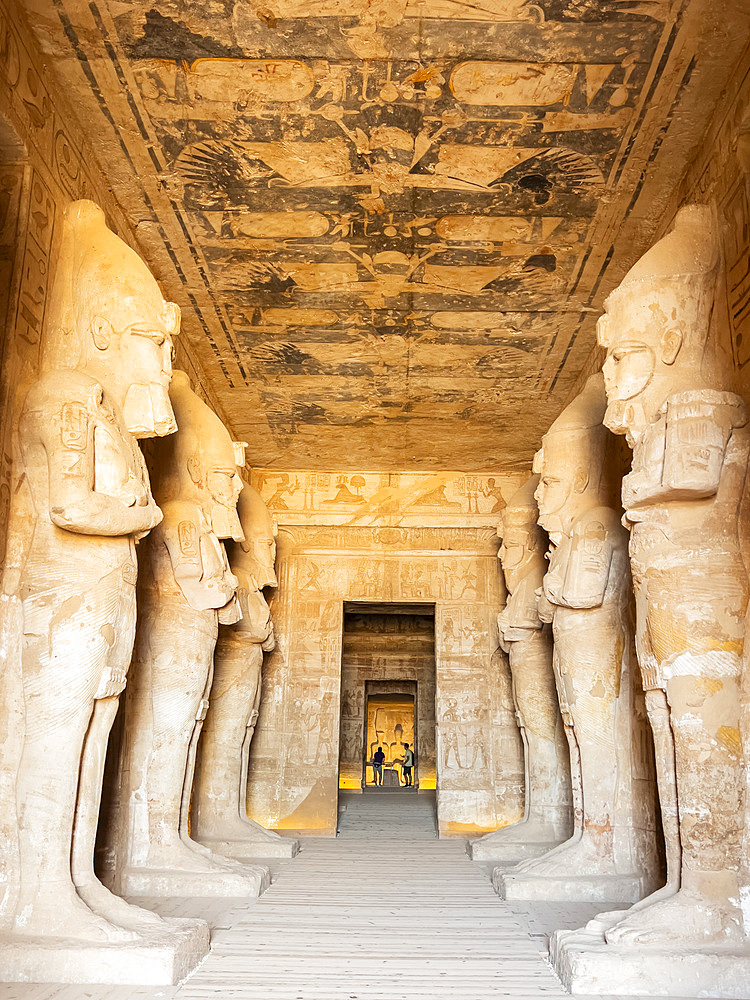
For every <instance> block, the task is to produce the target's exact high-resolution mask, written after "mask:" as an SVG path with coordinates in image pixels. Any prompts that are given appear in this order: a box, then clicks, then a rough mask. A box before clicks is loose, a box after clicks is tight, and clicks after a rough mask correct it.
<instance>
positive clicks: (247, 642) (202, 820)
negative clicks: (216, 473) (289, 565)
mask: <svg viewBox="0 0 750 1000" xmlns="http://www.w3.org/2000/svg"><path fill="white" fill-rule="evenodd" d="M237 512H238V514H239V518H240V523H241V525H242V532H243V534H244V536H245V537H244V540H243V541H241V542H237V541H235V542H233V543H228V555H229V563H230V566H231V570H232V573H233V574H234V575H235V576H236V578H237V580H238V581H239V583H238V587H237V599H238V601H239V604H240V610H241V611H242V618H241V619H240V620H239V621H238V622H236V623H235V624H234V625H224V626H222V627H221V628H220V629H219V638H218V641H217V644H216V653H215V655H214V677H213V684H212V686H211V697H210V700H209V706H208V712H207V713H206V719H205V722H204V724H203V733H202V736H201V740H200V743H199V749H198V763H197V768H196V777H195V784H194V791H193V812H192V820H193V831H194V834H195V838H196V840H198V841H199V842H200V843H202V844H205V845H207V846H208V847H210V848H211V849H212V850H216V851H219V852H220V853H221V854H224V855H227V856H229V857H236V858H247V857H266V858H270V857H285V858H291V857H294V855H295V854H296V853H297V850H298V848H299V845H298V843H297V841H296V840H292V839H290V838H285V837H280V836H279V835H278V834H277V833H273V832H271V831H269V830H266V829H264V827H262V826H261V825H260V824H259V823H255V822H254V821H253V820H251V819H250V817H249V816H248V815H247V808H246V802H245V799H246V791H247V771H248V761H249V756H250V744H251V741H252V738H253V733H254V732H255V723H256V720H257V718H258V709H259V706H260V695H261V668H262V664H263V652H264V650H265V651H269V650H272V649H273V648H274V646H275V644H276V643H275V639H274V634H273V623H272V621H271V614H270V611H269V610H268V604H266V599H265V597H264V596H263V588H264V587H276V586H277V581H276V572H275V569H274V563H275V560H276V540H275V536H274V524H273V519H272V518H271V515H270V514H269V512H268V508H267V507H266V505H265V504H264V503H263V501H262V500H261V498H260V495H259V494H258V492H257V491H256V490H255V489H253V487H252V486H247V485H245V486H244V488H243V490H242V493H241V494H240V498H239V502H238V504H237Z"/></svg>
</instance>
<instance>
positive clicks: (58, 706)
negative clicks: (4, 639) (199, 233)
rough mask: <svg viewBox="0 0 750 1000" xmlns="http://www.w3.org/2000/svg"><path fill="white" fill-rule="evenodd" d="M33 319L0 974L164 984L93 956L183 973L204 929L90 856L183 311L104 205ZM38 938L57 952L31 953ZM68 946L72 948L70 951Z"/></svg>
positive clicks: (15, 564)
mask: <svg viewBox="0 0 750 1000" xmlns="http://www.w3.org/2000/svg"><path fill="white" fill-rule="evenodd" d="M48 317H49V319H48V326H47V336H46V340H45V344H44V351H43V361H42V373H41V376H40V377H39V379H38V380H37V381H36V382H35V383H34V385H33V386H32V387H31V389H30V390H29V392H28V394H27V395H26V398H25V401H24V403H23V406H22V409H21V413H20V420H19V428H18V453H17V455H16V460H17V473H16V486H17V489H16V495H15V503H14V510H13V514H12V522H13V523H12V526H11V527H12V531H11V534H12V538H13V543H12V547H11V553H10V558H9V562H8V565H7V566H6V573H5V576H4V588H5V590H6V593H7V594H15V595H16V596H17V598H18V600H19V607H20V611H21V617H22V622H21V623H19V627H20V628H21V629H22V642H21V644H20V650H21V656H20V670H21V696H22V702H23V716H24V717H23V723H22V731H23V736H22V739H21V740H20V755H19V757H18V759H17V762H16V766H17V771H16V780H15V792H16V795H15V798H16V801H15V803H5V806H6V807H7V809H8V810H10V811H11V812H12V814H13V816H14V817H15V819H16V822H17V839H16V838H11V839H10V840H4V842H3V844H2V846H0V851H2V852H3V854H4V857H3V862H2V866H1V867H2V869H3V870H4V872H5V873H6V875H7V876H8V884H7V885H5V886H4V887H3V892H2V894H1V896H0V898H1V902H0V926H1V927H2V931H3V938H2V943H1V944H0V977H1V978H6V979H13V978H17V977H18V978H27V979H28V978H31V979H34V978H35V977H36V978H37V981H50V979H53V980H55V979H58V980H60V981H78V982H86V981H97V980H98V979H100V978H101V977H102V976H106V975H107V974H109V975H112V976H114V977H115V978H116V979H119V981H121V982H149V981H162V982H169V981H171V978H170V975H169V974H166V978H164V976H165V973H164V967H163V966H162V969H161V972H159V971H156V972H155V971H154V967H152V966H149V961H150V960H149V959H148V958H147V957H146V953H145V952H144V951H143V949H141V950H140V951H138V952H137V954H139V955H141V957H142V960H143V961H144V962H145V966H144V967H143V968H141V969H130V970H129V971H124V968H123V966H122V965H118V959H117V955H116V954H114V953H113V952H112V950H111V949H110V950H109V951H108V950H107V948H106V947H103V946H107V945H118V944H119V945H126V944H128V943H130V944H132V945H133V946H134V947H139V946H140V945H142V944H143V943H144V942H145V943H146V944H148V942H149V941H150V942H151V943H152V944H153V943H154V942H156V940H157V939H160V940H161V941H162V943H163V942H164V941H165V939H166V938H168V937H169V936H170V934H171V933H172V932H175V933H176V934H177V936H180V935H182V936H183V938H184V940H183V944H186V943H188V945H189V949H190V948H192V951H193V961H192V964H195V961H196V960H197V959H199V958H200V957H202V955H203V954H204V953H205V951H206V950H207V947H208V934H207V927H206V925H205V924H203V923H202V922H200V923H198V924H196V923H195V922H192V924H191V926H190V927H189V928H187V927H186V926H185V923H184V922H180V923H179V924H175V923H174V922H165V921H163V920H161V918H159V917H158V916H156V915H155V914H153V913H150V912H148V911H145V910H141V909H139V908H138V907H134V906H130V905H129V904H127V903H126V902H125V901H124V900H123V899H120V898H118V897H116V896H114V895H112V894H111V893H110V892H109V890H107V889H106V888H105V887H104V886H103V885H102V884H101V883H100V882H99V881H98V879H97V878H96V877H95V875H94V868H93V856H94V840H95V836H96V827H97V819H98V813H99V804H100V798H101V790H102V778H103V770H104V759H105V754H106V749H107V742H108V738H109V733H110V729H111V726H112V723H113V721H114V717H115V714H116V711H117V705H118V699H119V696H120V694H121V692H122V690H123V688H124V687H125V678H126V674H127V671H128V666H129V663H130V658H131V654H132V650H133V640H134V635H135V625H136V589H135V585H136V577H137V562H136V553H135V544H136V542H137V541H138V540H139V539H141V538H143V537H144V536H145V535H146V534H147V533H148V532H149V531H150V530H151V529H152V528H153V527H154V526H155V525H157V524H159V522H160V521H161V519H162V514H161V511H160V510H159V508H158V506H157V505H156V503H155V501H154V498H153V496H152V493H151V488H150V485H149V478H148V474H147V471H146V466H145V462H144V460H143V456H142V455H141V452H140V449H139V446H138V443H137V439H138V438H147V437H154V436H159V435H166V434H171V433H172V432H173V431H174V430H175V428H176V424H175V420H174V414H173V412H172V407H171V405H170V400H169V395H168V391H169V383H170V378H171V371H172V365H171V350H172V341H171V338H172V337H173V336H174V335H175V334H176V333H177V332H178V330H179V320H180V314H179V310H178V308H177V306H176V305H174V304H173V303H171V302H165V301H164V299H163V298H162V295H161V293H160V291H159V288H158V286H157V284H156V282H155V281H154V279H153V277H152V276H151V274H150V273H149V271H148V270H147V268H146V266H145V265H144V264H143V262H142V261H141V260H140V258H139V257H138V256H137V255H136V254H135V253H134V251H133V250H131V249H130V247H128V246H127V245H126V244H125V243H123V242H122V240H120V239H119V238H118V237H117V236H115V234H114V233H112V232H111V231H110V230H109V229H108V228H107V226H106V223H105V220H104V213H103V212H102V211H101V209H100V208H99V207H98V206H97V205H95V204H94V203H93V202H90V201H78V202H74V203H73V204H71V205H70V206H68V208H67V210H66V213H65V218H64V224H63V234H62V242H61V245H60V249H59V257H58V264H57V268H56V272H55V279H54V284H53V288H52V292H51V299H50V304H49V313H48ZM6 818H7V817H6ZM185 935H187V937H185ZM189 938H192V944H189V942H188V939H189ZM47 939H58V941H57V944H54V942H53V943H52V944H51V945H50V947H47V948H45V947H44V942H45V941H46V940H47ZM59 939H67V944H65V943H64V942H60V941H59ZM71 939H75V940H77V941H78V943H79V946H80V947H83V945H85V946H86V950H85V952H80V951H79V952H78V953H77V954H76V953H75V947H73V948H72V951H73V955H72V956H71V944H70V942H71ZM97 946H99V947H97ZM35 949H36V950H35ZM166 950H167V951H170V948H169V946H167V949H166ZM134 954H136V952H133V951H132V950H131V951H130V952H129V953H128V950H127V948H125V949H124V951H123V959H122V961H123V962H124V963H125V964H127V963H128V962H129V963H130V964H131V965H132V958H133V955H134ZM173 957H174V953H173ZM162 958H166V961H167V962H169V958H168V956H165V955H162ZM146 966H148V967H146ZM191 967H192V965H191V964H188V965H187V966H186V967H185V966H183V967H182V969H181V970H180V969H175V968H173V969H172V972H174V973H175V974H178V975H184V974H185V973H186V972H187V971H189V968H191ZM105 969H109V973H107V972H106V971H104V970H105ZM154 975H156V978H155V979H153V978H152V977H153V976H154ZM133 976H135V978H132V977H133ZM160 977H161V978H160Z"/></svg>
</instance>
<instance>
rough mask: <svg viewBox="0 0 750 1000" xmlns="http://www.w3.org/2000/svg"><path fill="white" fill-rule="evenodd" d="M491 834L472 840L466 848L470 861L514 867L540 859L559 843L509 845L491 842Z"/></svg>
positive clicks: (530, 842) (519, 843) (538, 842)
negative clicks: (492, 862) (493, 862)
mask: <svg viewBox="0 0 750 1000" xmlns="http://www.w3.org/2000/svg"><path fill="white" fill-rule="evenodd" d="M492 837H493V834H491V833H490V834H488V835H487V836H486V837H480V839H479V840H473V841H471V842H470V843H469V845H468V847H467V853H468V855H469V857H470V858H471V860H472V861H497V862H499V863H500V864H505V865H514V864H517V863H518V862H519V861H527V860H529V859H530V858H540V857H541V856H542V855H543V854H546V853H547V852H548V851H551V850H552V849H553V848H554V847H557V845H558V843H559V841H557V840H547V841H536V842H534V841H523V842H520V841H519V842H518V843H511V842H510V841H508V840H507V839H506V840H502V841H501V840H500V839H498V840H495V841H493V840H492Z"/></svg>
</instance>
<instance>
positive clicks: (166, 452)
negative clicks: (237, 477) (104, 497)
mask: <svg viewBox="0 0 750 1000" xmlns="http://www.w3.org/2000/svg"><path fill="white" fill-rule="evenodd" d="M169 398H170V400H171V402H172V408H173V409H174V413H175V417H176V419H177V433H176V434H173V435H172V437H171V438H169V439H168V440H167V441H165V443H164V444H162V445H161V446H160V447H159V448H158V452H157V456H158V461H156V462H155V469H154V476H153V488H154V496H155V497H156V498H157V502H159V503H165V502H166V501H168V500H175V499H182V498H187V497H188V496H190V495H191V494H192V496H193V498H195V499H200V500H201V502H203V501H204V499H205V497H204V494H203V491H204V488H205V485H206V476H207V474H208V472H209V471H210V470H211V469H216V468H222V469H234V468H236V463H235V458H236V451H235V447H234V442H233V441H232V438H231V436H230V434H229V431H228V430H227V429H226V427H225V426H224V424H223V423H222V422H221V420H220V419H219V417H217V415H216V414H215V413H214V411H213V410H212V409H211V407H210V406H207V405H206V404H205V403H204V402H203V400H202V399H201V398H200V397H199V396H197V395H196V394H195V393H194V392H193V390H192V389H191V387H190V379H189V378H188V376H187V375H186V373H185V372H183V371H179V370H176V371H174V372H173V374H172V383H171V385H170V387H169ZM221 537H223V536H221ZM236 540H237V541H241V540H242V535H241V534H239V537H237V538H236Z"/></svg>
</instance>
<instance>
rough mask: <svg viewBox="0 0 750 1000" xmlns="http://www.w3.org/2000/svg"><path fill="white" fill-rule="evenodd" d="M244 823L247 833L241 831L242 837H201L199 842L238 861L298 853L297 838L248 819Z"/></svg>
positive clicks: (291, 856) (290, 855)
mask: <svg viewBox="0 0 750 1000" xmlns="http://www.w3.org/2000/svg"><path fill="white" fill-rule="evenodd" d="M245 823H246V825H247V835H244V833H243V836H242V837H233V838H231V839H226V840H223V839H221V838H216V839H215V840H213V839H211V838H210V837H202V838H201V843H202V844H205V845H206V847H208V848H210V849H211V850H212V851H214V852H215V853H216V854H221V855H223V856H224V857H225V858H236V859H237V860H239V861H244V860H245V859H246V858H294V857H296V856H297V854H298V853H299V841H298V840H293V839H292V838H291V837H281V836H279V834H278V833H273V832H272V831H271V830H266V829H265V827H262V826H261V825H260V824H259V823H254V822H253V821H252V820H250V819H248V820H246V821H245ZM243 825H245V824H243Z"/></svg>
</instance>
